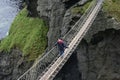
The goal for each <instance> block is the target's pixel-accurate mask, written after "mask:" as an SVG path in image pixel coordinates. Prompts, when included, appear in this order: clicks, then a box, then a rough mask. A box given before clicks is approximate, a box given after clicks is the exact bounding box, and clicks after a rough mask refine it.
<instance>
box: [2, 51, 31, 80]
mask: <svg viewBox="0 0 120 80" xmlns="http://www.w3.org/2000/svg"><path fill="white" fill-rule="evenodd" d="M31 65H32V62H28V61H26V60H25V59H24V58H23V57H22V52H21V51H20V50H18V49H13V50H11V52H10V53H6V52H0V80H16V79H17V78H18V77H19V76H20V75H21V74H23V73H24V72H25V71H26V70H27V69H28V68H30V66H31Z"/></svg>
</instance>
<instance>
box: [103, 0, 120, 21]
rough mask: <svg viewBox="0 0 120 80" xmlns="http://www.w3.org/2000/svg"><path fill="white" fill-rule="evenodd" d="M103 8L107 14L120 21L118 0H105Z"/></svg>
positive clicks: (119, 0) (119, 2) (119, 1)
mask: <svg viewBox="0 0 120 80" xmlns="http://www.w3.org/2000/svg"><path fill="white" fill-rule="evenodd" d="M103 10H104V11H105V12H106V13H107V14H108V16H112V17H114V18H115V19H116V20H118V21H120V0H105V2H104V5H103Z"/></svg>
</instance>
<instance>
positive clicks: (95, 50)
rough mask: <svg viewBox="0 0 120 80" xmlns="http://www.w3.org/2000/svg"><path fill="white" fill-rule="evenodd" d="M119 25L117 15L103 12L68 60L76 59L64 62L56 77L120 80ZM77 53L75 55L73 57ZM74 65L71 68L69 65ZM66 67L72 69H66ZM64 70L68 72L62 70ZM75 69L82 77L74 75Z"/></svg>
mask: <svg viewBox="0 0 120 80" xmlns="http://www.w3.org/2000/svg"><path fill="white" fill-rule="evenodd" d="M119 24H120V23H119V22H116V21H115V19H114V18H108V17H107V15H106V14H105V13H104V12H102V11H100V12H99V14H98V16H97V18H96V19H95V21H94V23H93V25H92V26H91V28H90V29H89V31H88V32H87V34H86V36H85V37H84V39H83V40H82V41H81V43H80V45H79V46H78V47H77V49H76V51H75V53H73V55H72V56H71V58H70V59H69V60H71V59H73V61H71V62H70V63H69V62H68V63H66V64H65V65H64V67H63V69H62V70H61V71H60V73H59V74H58V75H57V76H56V78H55V80H119V79H120V76H119V75H120V69H119V67H120V60H119V59H120V53H119V50H120V49H119V47H120V42H119V40H120V36H119V35H120V30H119V28H120V27H119ZM74 55H76V57H74V58H72V57H73V56H74ZM76 59H77V60H76ZM71 63H73V64H74V65H71ZM71 66H72V68H70V67H71ZM74 66H77V67H74ZM67 69H69V70H68V71H66V70H67ZM64 71H66V73H63V72H64ZM73 72H74V73H75V74H76V75H79V77H76V76H75V75H73V74H72V73H73ZM66 76H69V78H67V77H66ZM73 77H74V79H72V78H73Z"/></svg>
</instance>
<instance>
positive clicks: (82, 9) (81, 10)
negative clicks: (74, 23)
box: [71, 0, 92, 14]
mask: <svg viewBox="0 0 120 80" xmlns="http://www.w3.org/2000/svg"><path fill="white" fill-rule="evenodd" d="M91 1H92V0H90V1H88V2H87V3H86V4H85V5H83V6H77V7H74V8H73V9H72V10H71V11H72V13H73V14H79V13H80V14H84V13H85V11H86V9H87V8H88V7H89V5H90V3H91Z"/></svg>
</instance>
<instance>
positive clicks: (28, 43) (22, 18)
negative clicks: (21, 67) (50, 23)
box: [0, 9, 48, 60]
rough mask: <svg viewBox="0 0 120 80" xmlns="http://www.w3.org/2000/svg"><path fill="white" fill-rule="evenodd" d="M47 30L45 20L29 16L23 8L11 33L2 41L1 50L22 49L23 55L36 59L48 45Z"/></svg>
mask: <svg viewBox="0 0 120 80" xmlns="http://www.w3.org/2000/svg"><path fill="white" fill-rule="evenodd" d="M47 32H48V28H47V27H46V25H45V23H44V21H43V20H41V19H39V18H30V17H27V10H26V9H23V10H22V11H21V12H20V13H19V14H18V15H17V16H16V18H15V20H14V22H13V24H12V26H11V28H10V31H9V35H8V36H7V37H6V38H5V39H3V40H2V41H1V43H0V51H7V52H8V51H11V49H16V48H17V49H20V50H21V51H22V52H23V56H25V57H28V59H29V60H34V59H35V58H36V57H38V55H40V54H41V53H43V52H44V50H45V48H46V45H47V37H46V35H47Z"/></svg>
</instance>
